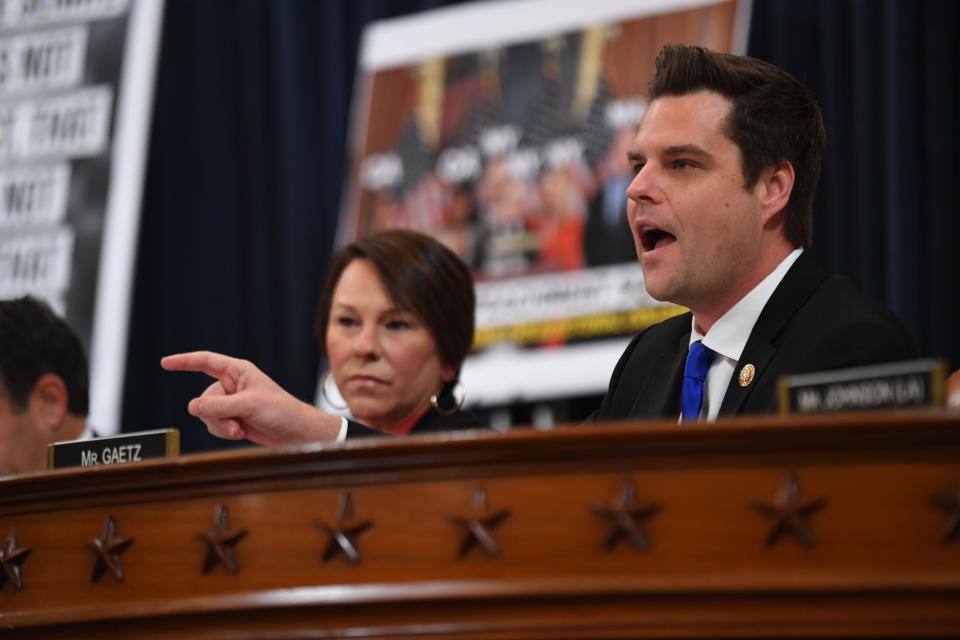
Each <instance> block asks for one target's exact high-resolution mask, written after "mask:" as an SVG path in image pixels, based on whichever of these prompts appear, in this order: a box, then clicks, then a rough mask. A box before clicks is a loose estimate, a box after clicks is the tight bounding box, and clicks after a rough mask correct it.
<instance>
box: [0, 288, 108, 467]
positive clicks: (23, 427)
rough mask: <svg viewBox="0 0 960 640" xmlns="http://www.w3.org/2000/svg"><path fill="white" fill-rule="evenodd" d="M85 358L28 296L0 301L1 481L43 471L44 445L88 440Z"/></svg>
mask: <svg viewBox="0 0 960 640" xmlns="http://www.w3.org/2000/svg"><path fill="white" fill-rule="evenodd" d="M88 389H89V378H88V372H87V356H86V354H85V353H84V350H83V345H82V344H81V343H80V339H79V338H78V337H77V335H76V334H75V333H74V332H73V330H72V329H71V328H70V326H69V325H68V324H67V323H66V321H64V320H63V319H62V318H60V317H59V316H57V314H55V313H54V312H53V310H52V309H51V308H50V307H49V306H48V305H47V304H46V303H44V302H41V301H40V300H37V299H36V298H32V297H30V296H27V297H23V298H17V299H14V300H0V475H7V474H15V473H26V472H29V471H39V470H42V469H45V468H46V464H47V445H48V444H50V443H53V442H59V441H63V440H76V439H78V438H81V437H83V436H85V435H87V425H86V416H87V407H88V403H89V391H88Z"/></svg>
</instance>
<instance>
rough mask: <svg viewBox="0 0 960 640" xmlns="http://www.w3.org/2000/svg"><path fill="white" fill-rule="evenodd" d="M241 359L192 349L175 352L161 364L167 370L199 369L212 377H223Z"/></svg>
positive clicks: (161, 360)
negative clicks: (187, 351)
mask: <svg viewBox="0 0 960 640" xmlns="http://www.w3.org/2000/svg"><path fill="white" fill-rule="evenodd" d="M239 363H240V361H239V360H238V359H237V358H231V357H230V356H225V355H223V354H222V353H216V352H214V351H191V352H189V353H175V354H173V355H169V356H164V357H163V358H161V359H160V366H161V367H163V368H164V369H166V370H167V371H197V372H199V373H205V374H207V375H208V376H210V377H212V378H217V379H220V378H223V377H224V376H225V375H227V373H228V372H229V371H230V369H231V368H236V367H237V366H238V365H239Z"/></svg>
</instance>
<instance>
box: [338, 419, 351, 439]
mask: <svg viewBox="0 0 960 640" xmlns="http://www.w3.org/2000/svg"><path fill="white" fill-rule="evenodd" d="M349 426H350V423H349V422H347V419H346V418H344V417H343V416H340V432H339V433H338V434H337V440H336V442H337V444H343V442H344V440H346V439H347V429H348V428H349Z"/></svg>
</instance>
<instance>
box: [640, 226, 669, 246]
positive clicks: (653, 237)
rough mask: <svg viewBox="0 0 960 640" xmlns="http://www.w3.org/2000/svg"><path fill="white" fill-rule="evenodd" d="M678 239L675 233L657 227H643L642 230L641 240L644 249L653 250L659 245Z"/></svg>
mask: <svg viewBox="0 0 960 640" xmlns="http://www.w3.org/2000/svg"><path fill="white" fill-rule="evenodd" d="M676 239H677V238H676V237H675V236H674V235H673V234H671V233H667V232H666V231H664V230H663V229H658V228H656V227H643V228H642V229H641V230H640V242H641V244H642V245H643V250H644V251H653V250H654V249H656V248H657V247H659V246H662V245H665V244H668V243H670V242H673V241H674V240H676Z"/></svg>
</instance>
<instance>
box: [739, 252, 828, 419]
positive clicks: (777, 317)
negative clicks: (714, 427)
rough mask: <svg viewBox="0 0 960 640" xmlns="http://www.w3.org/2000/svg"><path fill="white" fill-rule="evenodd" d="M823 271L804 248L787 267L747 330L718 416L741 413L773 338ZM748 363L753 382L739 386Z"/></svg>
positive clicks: (772, 351)
mask: <svg viewBox="0 0 960 640" xmlns="http://www.w3.org/2000/svg"><path fill="white" fill-rule="evenodd" d="M823 278H824V275H823V271H822V270H821V269H820V267H819V265H817V263H816V261H815V260H814V259H813V257H811V256H810V252H809V251H804V252H803V253H801V254H800V257H799V258H797V261H796V262H794V263H793V266H791V267H790V270H789V271H787V274H786V275H785V276H784V277H783V280H781V281H780V284H779V286H777V288H776V290H774V292H773V295H772V296H770V300H768V301H767V304H766V306H765V307H764V308H763V311H762V312H761V313H760V317H759V318H757V323H756V324H755V325H754V326H753V330H752V331H751V332H750V337H749V338H748V339H747V344H746V345H745V346H744V348H743V353H742V354H741V355H740V361H739V362H737V366H736V368H735V369H734V370H733V375H732V376H731V377H730V384H729V385H728V386H727V392H726V394H724V396H723V402H722V403H721V404H720V415H735V414H737V413H740V411H741V410H742V409H743V406H744V404H745V403H746V401H747V399H748V398H749V397H750V394H751V392H752V391H753V390H754V389H755V388H756V387H757V386H758V384H757V381H758V380H760V379H761V378H762V377H763V375H764V374H765V373H766V371H767V365H768V364H769V363H770V360H771V359H772V358H773V356H774V355H775V354H776V352H777V347H776V339H777V336H778V335H780V332H781V331H783V329H784V327H786V325H787V323H789V322H790V319H791V318H792V317H793V316H794V314H796V313H797V310H798V309H800V307H802V306H803V305H804V304H805V303H806V302H807V300H808V299H809V298H810V296H811V295H813V292H814V291H815V290H816V289H817V287H818V286H820V283H821V282H822V281H823ZM747 364H752V365H753V366H754V367H755V368H756V373H755V374H754V379H753V382H752V383H751V384H749V385H747V386H746V387H742V386H740V381H739V374H740V371H741V369H743V367H744V366H745V365H747Z"/></svg>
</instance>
